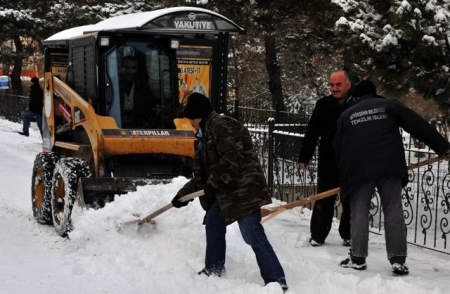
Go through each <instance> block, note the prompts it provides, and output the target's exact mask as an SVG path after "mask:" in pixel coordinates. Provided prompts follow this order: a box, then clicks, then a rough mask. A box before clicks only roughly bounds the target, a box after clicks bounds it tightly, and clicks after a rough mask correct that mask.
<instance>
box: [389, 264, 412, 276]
mask: <svg viewBox="0 0 450 294" xmlns="http://www.w3.org/2000/svg"><path fill="white" fill-rule="evenodd" d="M392 272H393V273H394V274H395V275H399V276H404V275H407V274H409V269H408V267H407V266H406V265H405V264H404V263H393V264H392Z"/></svg>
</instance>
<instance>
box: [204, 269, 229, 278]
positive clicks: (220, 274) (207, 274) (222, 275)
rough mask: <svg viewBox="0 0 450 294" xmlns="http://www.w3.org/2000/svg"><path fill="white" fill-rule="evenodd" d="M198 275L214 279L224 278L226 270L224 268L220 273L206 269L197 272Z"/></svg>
mask: <svg viewBox="0 0 450 294" xmlns="http://www.w3.org/2000/svg"><path fill="white" fill-rule="evenodd" d="M198 274H199V275H200V276H201V275H205V276H207V277H209V276H214V277H219V278H220V277H224V276H226V270H225V268H224V269H223V270H220V271H208V270H206V269H202V270H201V271H199V272H198Z"/></svg>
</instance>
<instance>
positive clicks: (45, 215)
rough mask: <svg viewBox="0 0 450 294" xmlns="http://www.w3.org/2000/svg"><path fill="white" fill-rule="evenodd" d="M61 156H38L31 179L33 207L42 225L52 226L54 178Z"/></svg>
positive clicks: (50, 153) (49, 153) (40, 154)
mask: <svg viewBox="0 0 450 294" xmlns="http://www.w3.org/2000/svg"><path fill="white" fill-rule="evenodd" d="M59 157H60V156H59V155H58V154H57V153H54V152H42V153H39V154H38V155H36V159H35V160H34V165H33V173H32V178H31V207H32V210H33V216H34V218H35V219H36V221H37V222H38V223H40V224H52V222H53V220H52V205H51V200H52V177H53V170H54V168H55V164H56V162H57V161H58V160H59Z"/></svg>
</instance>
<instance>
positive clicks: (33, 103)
mask: <svg viewBox="0 0 450 294" xmlns="http://www.w3.org/2000/svg"><path fill="white" fill-rule="evenodd" d="M43 107H44V91H43V90H42V88H41V86H40V85H39V79H38V78H37V77H33V78H31V86H30V102H29V106H28V110H27V111H26V112H25V113H24V114H23V117H22V120H23V125H22V132H19V134H20V135H22V136H27V137H28V136H29V135H30V133H29V128H30V123H31V122H32V121H36V123H37V125H38V128H39V131H40V132H41V137H42V111H43Z"/></svg>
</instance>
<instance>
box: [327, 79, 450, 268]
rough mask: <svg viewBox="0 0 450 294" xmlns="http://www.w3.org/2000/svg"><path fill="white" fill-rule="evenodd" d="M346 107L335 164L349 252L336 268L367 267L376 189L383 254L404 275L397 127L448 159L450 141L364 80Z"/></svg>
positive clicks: (403, 169)
mask: <svg viewBox="0 0 450 294" xmlns="http://www.w3.org/2000/svg"><path fill="white" fill-rule="evenodd" d="M352 100H354V102H353V104H352V106H351V107H349V108H348V109H347V110H346V111H345V112H344V113H342V115H341V117H340V118H339V120H338V122H337V131H336V137H335V139H334V148H335V151H336V160H337V162H338V166H339V174H340V183H341V195H342V197H343V198H345V199H347V198H349V200H350V206H351V225H350V227H351V240H352V244H351V249H350V252H349V257H348V258H346V259H345V260H343V261H342V262H341V263H340V265H341V266H342V267H345V268H353V269H357V270H364V269H366V268H367V265H366V257H367V256H368V241H369V212H370V204H371V199H372V196H373V195H374V193H375V189H376V190H377V191H378V193H379V195H380V199H381V205H382V209H383V214H384V230H385V238H386V250H387V257H388V259H389V262H390V263H391V265H392V271H393V273H394V274H397V275H406V274H408V273H409V269H408V267H407V266H406V263H405V261H406V256H407V246H406V226H405V218H404V215H403V206H402V200H401V198H402V195H401V194H402V187H404V186H405V185H406V184H407V183H408V171H407V166H406V160H405V151H404V147H403V140H402V136H401V134H400V128H402V129H403V130H405V131H406V132H408V133H409V134H411V136H413V137H415V138H416V139H418V140H420V141H422V142H423V143H425V144H426V145H427V146H429V147H430V148H431V149H433V150H434V151H435V152H436V153H437V154H438V155H439V156H441V157H444V158H445V159H446V160H449V157H450V143H449V142H448V141H447V140H446V139H445V138H444V137H443V136H441V135H440V134H439V133H438V132H437V131H436V129H435V128H434V127H433V126H431V125H430V124H429V123H428V122H427V121H426V120H424V119H423V118H422V117H420V116H419V115H418V114H417V113H415V112H414V111H413V110H411V109H409V108H407V107H406V106H405V105H403V104H402V103H401V102H399V101H397V100H395V99H386V98H384V97H381V96H378V95H377V91H376V86H375V84H373V83H372V82H371V81H368V80H364V81H362V82H360V83H358V84H357V85H356V87H355V88H354V90H353V92H352Z"/></svg>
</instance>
